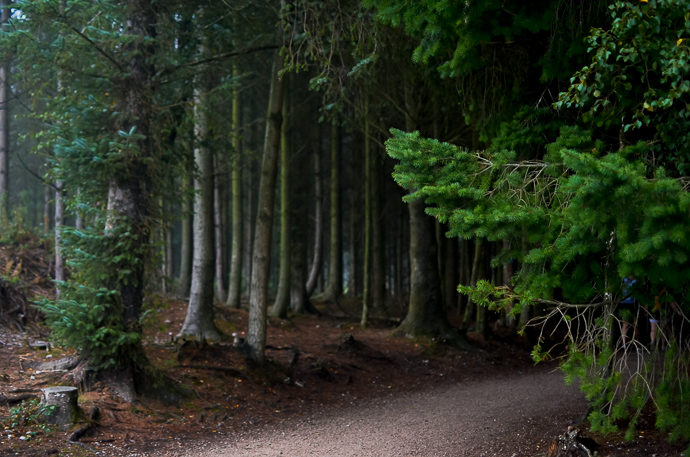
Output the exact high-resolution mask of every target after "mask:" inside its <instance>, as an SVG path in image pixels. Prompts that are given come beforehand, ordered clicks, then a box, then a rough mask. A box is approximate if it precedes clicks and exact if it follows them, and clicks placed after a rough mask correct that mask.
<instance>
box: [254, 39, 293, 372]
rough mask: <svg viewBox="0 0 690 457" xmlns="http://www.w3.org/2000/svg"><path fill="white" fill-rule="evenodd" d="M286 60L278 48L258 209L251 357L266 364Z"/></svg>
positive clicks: (255, 238)
mask: <svg viewBox="0 0 690 457" xmlns="http://www.w3.org/2000/svg"><path fill="white" fill-rule="evenodd" d="M282 64H283V58H282V57H281V56H280V54H279V53H278V52H276V53H275V57H274V60H273V68H272V78H271V91H270V95H269V102H268V103H269V106H268V115H267V122H266V135H265V139H264V153H263V161H262V163H261V182H260V183H259V199H258V200H259V201H258V212H257V215H256V228H255V234H254V254H253V260H252V276H251V296H250V299H249V328H248V334H247V343H248V344H249V358H250V360H253V361H254V362H256V363H258V364H263V362H264V357H265V350H266V306H267V302H268V273H269V268H270V264H271V237H272V230H273V206H274V203H275V185H276V174H277V170H278V155H279V151H280V130H281V129H280V126H281V124H282V121H283V119H282V115H281V108H282V104H283V93H284V91H285V79H282V80H281V79H280V77H279V76H278V71H279V70H280V69H281V68H282Z"/></svg>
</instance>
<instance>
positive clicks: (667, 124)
mask: <svg viewBox="0 0 690 457" xmlns="http://www.w3.org/2000/svg"><path fill="white" fill-rule="evenodd" d="M609 10H610V13H611V16H612V18H613V23H612V25H611V28H610V29H608V30H604V29H601V28H593V29H592V33H591V36H590V37H589V38H588V42H589V49H588V50H589V51H590V52H591V53H592V55H593V56H592V61H591V64H590V65H587V66H585V67H584V68H582V69H581V70H580V71H578V72H576V73H575V74H574V75H573V77H572V78H571V84H572V85H571V87H570V89H569V90H568V91H567V92H564V93H563V94H561V96H560V98H559V101H558V103H557V106H558V107H570V106H577V107H581V108H584V109H585V114H584V120H585V121H589V122H592V123H593V124H595V125H596V126H598V127H600V128H607V127H609V128H615V129H616V130H618V129H623V131H624V132H627V133H628V136H630V137H631V140H632V141H638V140H644V141H646V142H648V143H649V147H648V150H647V153H646V154H645V157H644V160H646V161H647V162H649V167H650V169H654V168H656V167H660V166H662V167H665V168H666V171H667V172H668V173H670V174H671V175H672V176H685V175H687V174H688V172H690V169H688V155H689V153H690V146H689V144H690V142H689V141H688V140H689V137H688V132H689V131H690V80H688V75H689V74H690V46H689V45H690V13H689V12H688V11H690V2H688V1H687V0H681V1H675V0H651V1H649V2H623V1H617V2H614V3H613V4H611V5H609ZM623 141H626V140H625V139H624V140H623Z"/></svg>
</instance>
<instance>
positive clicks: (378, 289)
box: [371, 151, 387, 317]
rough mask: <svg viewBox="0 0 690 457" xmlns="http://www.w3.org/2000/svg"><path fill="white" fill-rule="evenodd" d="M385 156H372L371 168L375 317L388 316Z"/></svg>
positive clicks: (373, 308) (378, 152) (373, 301)
mask: <svg viewBox="0 0 690 457" xmlns="http://www.w3.org/2000/svg"><path fill="white" fill-rule="evenodd" d="M382 162H383V156H382V155H381V153H380V151H376V152H374V153H373V154H372V160H371V166H372V167H373V168H372V170H371V186H372V193H371V224H372V225H371V237H372V244H371V250H372V256H371V261H372V265H371V269H372V272H371V273H372V276H371V279H372V284H371V285H372V288H371V289H372V290H371V312H372V314H373V315H374V316H377V317H382V316H386V315H387V312H386V303H385V300H386V255H385V254H386V253H385V250H386V245H385V240H384V236H383V235H384V227H383V224H384V221H383V205H382V204H381V200H382V196H381V188H382V182H381V172H380V170H381V169H382V168H383V163H382Z"/></svg>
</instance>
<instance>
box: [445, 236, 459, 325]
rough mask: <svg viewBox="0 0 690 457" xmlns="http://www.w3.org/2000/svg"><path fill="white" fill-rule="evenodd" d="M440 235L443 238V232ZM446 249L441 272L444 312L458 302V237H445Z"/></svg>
mask: <svg viewBox="0 0 690 457" xmlns="http://www.w3.org/2000/svg"><path fill="white" fill-rule="evenodd" d="M441 236H443V237H444V238H445V236H446V235H445V233H442V234H441ZM445 245H446V249H445V253H444V255H443V261H444V263H445V266H444V268H443V273H444V275H445V279H444V281H443V287H444V288H445V292H444V294H443V299H444V300H445V302H444V303H445V306H444V307H445V309H446V312H450V310H452V309H453V308H455V307H456V306H457V303H458V283H459V276H460V273H459V270H458V257H459V255H458V254H459V253H458V239H457V238H446V242H445Z"/></svg>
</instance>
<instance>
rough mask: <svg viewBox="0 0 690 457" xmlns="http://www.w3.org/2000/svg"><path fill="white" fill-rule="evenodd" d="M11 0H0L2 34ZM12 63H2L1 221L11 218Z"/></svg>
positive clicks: (0, 135) (0, 88)
mask: <svg viewBox="0 0 690 457" xmlns="http://www.w3.org/2000/svg"><path fill="white" fill-rule="evenodd" d="M10 4H11V1H10V0H0V5H1V6H2V15H1V17H2V32H3V33H4V32H6V31H7V29H8V22H9V20H10V16H11V10H10ZM9 77H10V63H9V59H5V60H4V61H3V62H2V63H0V219H5V220H7V218H8V217H9V190H10V176H9V170H10V168H9V167H10V112H9V99H10V97H9V93H10V79H9Z"/></svg>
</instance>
